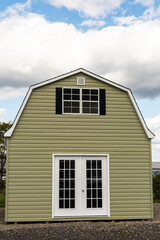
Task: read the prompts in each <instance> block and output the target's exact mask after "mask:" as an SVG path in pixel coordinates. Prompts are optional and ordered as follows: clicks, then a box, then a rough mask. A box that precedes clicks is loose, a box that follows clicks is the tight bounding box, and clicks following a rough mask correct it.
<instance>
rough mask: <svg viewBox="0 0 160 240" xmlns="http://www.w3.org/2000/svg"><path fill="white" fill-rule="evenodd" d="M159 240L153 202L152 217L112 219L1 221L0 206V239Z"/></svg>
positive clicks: (159, 208)
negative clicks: (135, 219) (59, 221)
mask: <svg viewBox="0 0 160 240" xmlns="http://www.w3.org/2000/svg"><path fill="white" fill-rule="evenodd" d="M2 239H3V240H21V239H22V240H23V239H24V240H50V239H53V240H62V239H63V240H72V239H83V240H84V239H85V240H92V239H99V240H103V239H113V240H114V239H115V240H121V239H127V240H128V239H132V240H134V239H135V240H143V239H145V240H147V239H149V240H150V239H151V240H158V239H160V204H159V203H155V204H154V219H153V220H147V221H144V220H141V221H116V222H104V221H97V222H89V221H86V222H85V221H79V222H63V223H58V222H57V223H48V224H46V223H34V224H33V223H28V224H5V223H4V209H3V208H1V209H0V240H2Z"/></svg>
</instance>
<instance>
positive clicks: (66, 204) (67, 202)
mask: <svg viewBox="0 0 160 240" xmlns="http://www.w3.org/2000/svg"><path fill="white" fill-rule="evenodd" d="M65 208H69V200H65Z"/></svg>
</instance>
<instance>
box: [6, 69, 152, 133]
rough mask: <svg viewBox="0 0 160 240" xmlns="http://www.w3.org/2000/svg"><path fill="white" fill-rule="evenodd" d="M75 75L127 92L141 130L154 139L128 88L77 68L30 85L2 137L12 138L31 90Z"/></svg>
mask: <svg viewBox="0 0 160 240" xmlns="http://www.w3.org/2000/svg"><path fill="white" fill-rule="evenodd" d="M77 73H84V74H86V75H89V76H91V77H93V78H96V79H98V80H100V81H102V82H105V83H107V84H110V85H112V86H114V87H116V88H119V89H121V90H123V91H126V92H128V95H129V97H130V99H131V101H132V103H133V106H134V108H135V110H136V112H137V114H138V117H139V119H140V122H141V124H142V126H143V128H144V131H145V133H146V134H147V137H148V138H154V136H155V135H154V134H153V133H152V132H151V131H150V130H149V129H148V128H147V125H146V123H145V121H144V119H143V117H142V114H141V112H140V110H139V108H138V106H137V103H136V101H135V99H134V97H133V94H132V92H131V90H130V89H128V88H126V87H123V86H121V85H119V84H117V83H114V82H112V81H110V80H108V79H105V78H103V77H101V76H98V75H96V74H94V73H92V72H89V71H87V70H85V69H83V68H79V69H77V70H74V71H71V72H68V73H66V74H63V75H60V76H57V77H55V78H51V79H49V80H46V81H44V82H41V83H38V84H35V85H32V86H31V87H30V88H29V91H28V92H27V94H26V96H25V99H24V101H23V103H22V105H21V107H20V109H19V112H18V114H17V116H16V118H15V120H14V123H13V125H12V127H11V128H10V129H9V130H8V131H7V132H6V133H5V134H4V136H5V137H11V136H12V133H13V131H14V129H15V127H16V125H17V123H18V120H19V118H20V116H21V114H22V112H23V110H24V108H25V105H26V103H27V101H28V99H29V97H30V95H31V93H32V90H33V89H35V88H38V87H42V86H44V85H47V84H50V83H52V82H55V81H58V80H61V79H63V78H66V77H69V76H72V75H74V74H77Z"/></svg>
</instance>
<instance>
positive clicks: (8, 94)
mask: <svg viewBox="0 0 160 240" xmlns="http://www.w3.org/2000/svg"><path fill="white" fill-rule="evenodd" d="M26 92H27V88H18V89H16V88H12V87H4V88H0V100H4V99H10V98H17V97H19V96H24V95H25V94H26Z"/></svg>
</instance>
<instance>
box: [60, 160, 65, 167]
mask: <svg viewBox="0 0 160 240" xmlns="http://www.w3.org/2000/svg"><path fill="white" fill-rule="evenodd" d="M59 168H61V169H63V168H64V160H60V161H59Z"/></svg>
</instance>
